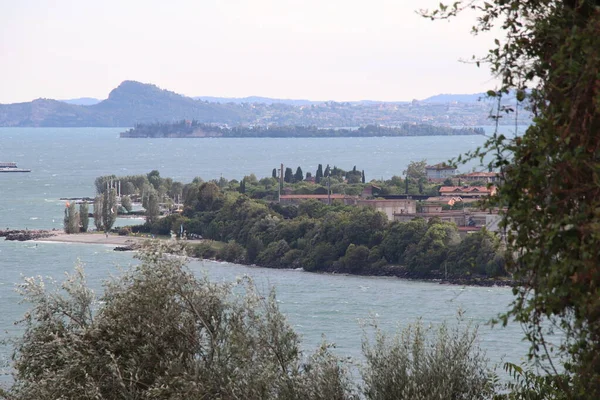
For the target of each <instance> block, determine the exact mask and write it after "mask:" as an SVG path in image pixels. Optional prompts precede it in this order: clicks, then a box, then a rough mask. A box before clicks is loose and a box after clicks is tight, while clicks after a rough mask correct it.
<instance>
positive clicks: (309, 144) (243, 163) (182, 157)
mask: <svg viewBox="0 0 600 400" xmlns="http://www.w3.org/2000/svg"><path fill="white" fill-rule="evenodd" d="M507 129H508V128H507ZM122 130H123V129H112V128H102V129H100V128H73V129H67V128H60V129H56V128H0V161H14V162H17V163H18V165H19V167H22V168H29V169H32V172H31V173H24V174H20V173H10V174H0V227H1V228H2V229H4V228H6V227H11V228H25V227H27V228H29V229H34V228H43V229H52V228H57V229H61V228H62V217H63V210H64V203H63V202H61V201H59V200H58V199H59V198H60V197H81V196H93V195H94V190H95V189H94V179H95V178H96V177H98V176H100V175H107V174H113V173H114V174H116V175H126V174H127V175H130V174H140V173H148V172H149V171H151V170H153V169H157V170H159V171H160V173H161V176H164V177H172V178H173V179H175V180H180V181H182V182H184V183H186V182H189V181H191V180H192V179H193V178H194V177H196V176H201V177H203V178H204V179H212V178H219V177H220V176H223V177H225V178H228V179H234V178H235V179H238V180H239V179H241V178H242V177H243V176H244V175H247V174H250V173H255V174H256V175H257V176H258V177H259V178H260V177H264V176H270V174H271V171H272V169H273V168H276V167H278V166H279V164H280V163H282V162H283V163H284V165H285V166H290V167H292V168H293V169H295V168H296V167H297V166H301V167H302V170H303V171H305V172H306V171H315V170H316V168H317V165H318V164H319V163H322V164H327V163H328V164H330V165H331V166H334V165H336V166H338V167H340V168H343V169H350V168H352V167H353V166H354V165H356V166H357V168H358V169H364V170H365V174H366V178H367V180H369V179H372V178H382V177H383V178H389V177H391V176H393V175H401V174H402V171H403V170H404V169H406V165H407V164H408V163H409V162H410V161H412V160H421V159H427V161H428V162H429V163H437V162H441V161H445V160H448V159H450V158H452V157H455V156H457V155H458V154H460V153H463V152H465V151H468V150H473V149H475V148H476V147H477V146H480V145H481V144H482V143H483V142H484V140H485V138H484V137H482V136H454V137H409V138H331V139H219V138H211V139H119V138H118V134H119V132H121V131H122ZM473 166H474V165H473V164H470V165H467V166H463V167H461V168H460V169H461V170H463V171H467V170H470V169H471V168H472V167H473ZM131 256H132V255H131V254H130V253H121V252H114V251H112V247H105V246H98V245H81V244H59V243H37V244H36V243H30V242H6V241H2V240H0V331H1V332H3V336H10V335H14V334H17V333H18V332H19V330H20V328H19V327H15V326H14V325H13V321H15V320H17V319H19V318H20V317H21V316H22V314H23V312H24V310H25V309H26V305H19V304H18V303H19V297H18V295H17V294H16V293H15V292H14V284H15V283H18V282H20V281H21V279H22V276H31V275H43V276H51V277H53V278H55V279H58V280H60V279H62V277H63V276H64V272H65V271H70V270H72V269H73V265H74V264H75V262H76V261H77V259H81V260H82V261H83V262H84V263H85V264H86V271H87V275H88V280H89V282H90V285H91V286H92V287H94V288H96V289H97V290H100V288H101V282H102V280H104V279H106V278H107V277H108V276H109V275H110V274H118V273H119V269H118V268H117V266H118V265H121V266H127V265H129V264H130V263H132V262H134V260H133V259H132V257H131ZM190 266H191V268H192V269H193V270H194V271H198V273H201V271H204V272H205V273H207V274H208V275H209V276H210V277H212V278H213V279H216V280H232V279H234V278H235V277H236V276H241V275H244V274H248V275H250V276H252V277H254V279H255V280H256V282H257V284H258V285H259V287H262V288H264V291H265V292H266V291H267V290H268V288H269V287H271V286H275V287H276V290H277V294H278V299H279V301H280V304H281V308H282V310H283V311H284V312H285V313H286V315H287V316H288V318H289V319H290V321H291V323H292V324H293V325H294V326H295V327H296V329H297V331H298V332H299V333H301V334H302V336H303V338H304V346H305V348H306V349H313V348H315V347H316V346H317V344H318V343H319V342H320V341H321V335H322V334H324V335H325V336H326V338H327V340H328V341H332V342H335V343H336V345H337V349H336V351H337V352H338V353H339V354H341V355H349V356H352V357H360V340H361V336H362V331H361V327H360V324H359V320H365V319H368V318H370V317H371V316H376V317H377V318H378V319H379V320H380V322H381V324H382V326H383V327H384V328H385V329H386V330H388V329H389V330H392V329H393V328H394V327H395V326H396V325H397V324H400V325H403V324H406V323H409V322H412V321H414V320H415V319H416V318H417V317H422V318H423V320H424V321H425V322H431V323H439V322H441V321H443V320H453V319H454V317H455V315H456V311H457V309H459V308H461V309H463V310H464V311H466V316H467V318H469V319H472V320H473V321H475V322H477V323H480V324H485V323H486V322H487V321H488V320H489V319H490V318H492V317H493V316H495V315H497V314H498V313H501V312H503V311H505V310H506V308H507V305H508V304H509V303H510V301H511V299H512V296H511V292H510V289H508V288H479V287H460V286H450V285H439V284H436V283H431V282H412V281H403V280H399V279H392V278H369V277H355V276H344V275H319V274H310V273H304V272H302V271H295V270H270V269H264V268H252V267H245V266H240V265H235V264H228V263H216V262H210V261H203V262H200V261H193V262H192V263H191V265H190ZM480 333H481V344H482V347H483V348H484V349H486V351H487V354H488V356H489V358H490V359H491V361H492V362H494V363H498V362H500V360H501V359H502V357H503V356H506V359H508V360H510V361H513V362H518V361H519V360H520V359H521V358H522V357H523V356H524V355H525V353H526V347H527V346H526V344H524V343H523V342H521V338H522V336H523V335H522V332H521V329H520V327H519V326H517V325H509V327H507V328H504V329H503V328H493V329H492V328H490V327H489V326H487V325H482V326H481V327H480ZM7 355H8V353H7V351H6V349H4V350H3V351H2V352H0V356H2V357H3V358H5V359H6V357H7Z"/></svg>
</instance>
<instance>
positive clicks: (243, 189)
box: [240, 178, 246, 194]
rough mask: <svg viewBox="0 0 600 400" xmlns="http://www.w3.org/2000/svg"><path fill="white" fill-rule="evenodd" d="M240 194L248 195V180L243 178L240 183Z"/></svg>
mask: <svg viewBox="0 0 600 400" xmlns="http://www.w3.org/2000/svg"><path fill="white" fill-rule="evenodd" d="M240 193H242V194H243V193H246V178H242V180H241V182H240Z"/></svg>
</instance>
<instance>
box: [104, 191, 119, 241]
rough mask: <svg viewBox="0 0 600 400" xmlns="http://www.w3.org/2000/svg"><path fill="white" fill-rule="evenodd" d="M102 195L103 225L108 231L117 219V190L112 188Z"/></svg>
mask: <svg viewBox="0 0 600 400" xmlns="http://www.w3.org/2000/svg"><path fill="white" fill-rule="evenodd" d="M102 196H103V199H102V226H103V228H104V231H105V232H108V231H110V230H111V228H112V227H113V225H114V223H115V221H116V220H117V191H116V190H115V189H110V190H107V191H105V192H104V194H103V195H102Z"/></svg>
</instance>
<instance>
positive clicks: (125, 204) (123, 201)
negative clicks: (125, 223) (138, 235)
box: [121, 196, 133, 212]
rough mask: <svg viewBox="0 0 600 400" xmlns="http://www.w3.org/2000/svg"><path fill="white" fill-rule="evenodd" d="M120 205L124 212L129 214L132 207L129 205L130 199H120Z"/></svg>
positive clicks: (125, 197)
mask: <svg viewBox="0 0 600 400" xmlns="http://www.w3.org/2000/svg"><path fill="white" fill-rule="evenodd" d="M121 205H122V206H123V208H124V209H125V210H127V212H131V210H132V209H133V205H132V204H131V198H130V197H129V196H122V197H121Z"/></svg>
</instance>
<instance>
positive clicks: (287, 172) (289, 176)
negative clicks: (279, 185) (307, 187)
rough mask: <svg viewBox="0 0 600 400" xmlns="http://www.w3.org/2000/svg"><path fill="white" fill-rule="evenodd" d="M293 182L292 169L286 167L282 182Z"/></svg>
mask: <svg viewBox="0 0 600 400" xmlns="http://www.w3.org/2000/svg"><path fill="white" fill-rule="evenodd" d="M293 180H294V173H293V172H292V169H291V168H289V167H288V168H286V169H285V175H284V176H283V181H284V182H287V183H292V181H293Z"/></svg>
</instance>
